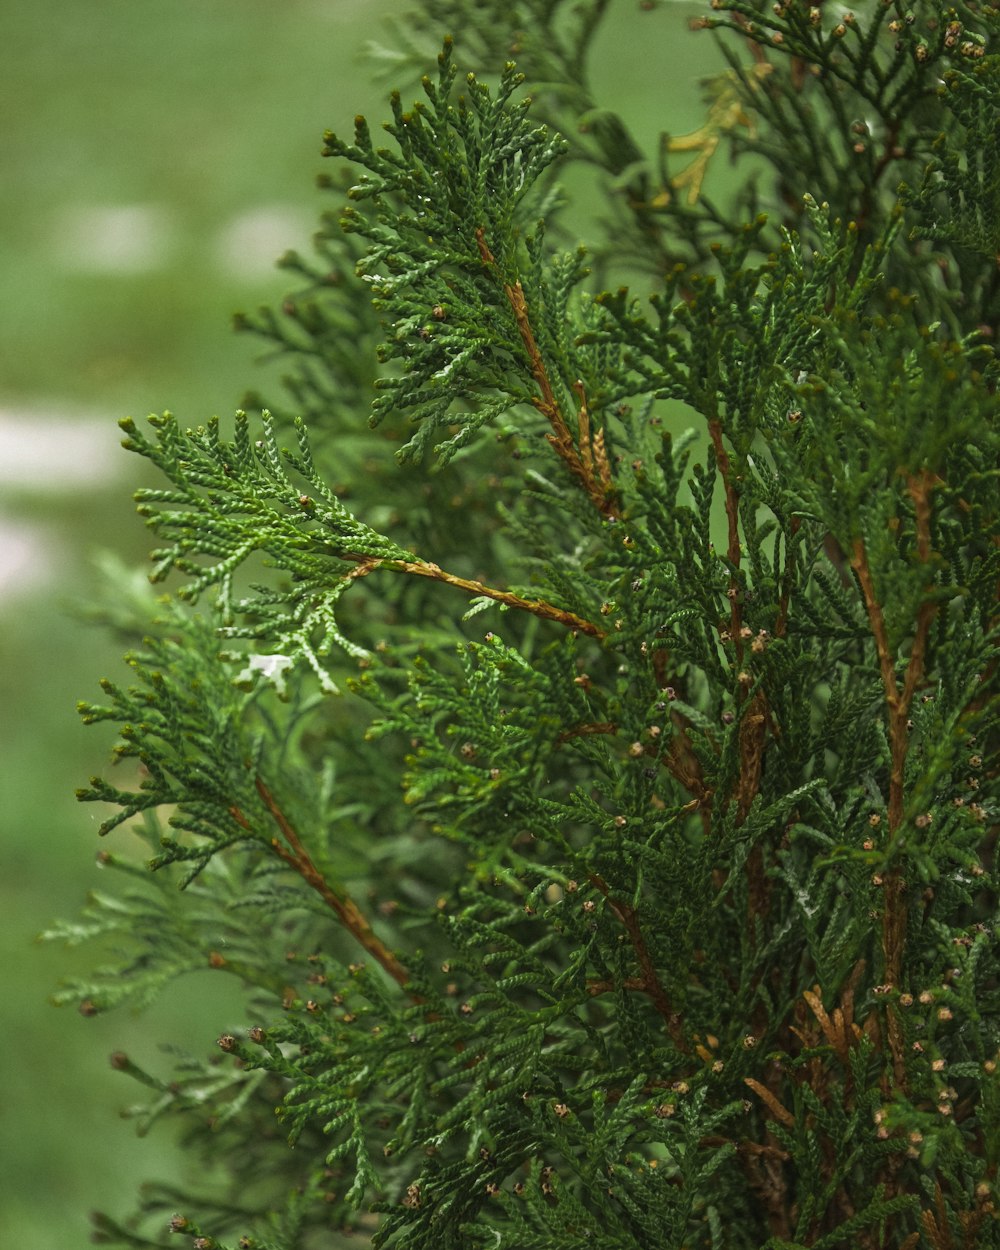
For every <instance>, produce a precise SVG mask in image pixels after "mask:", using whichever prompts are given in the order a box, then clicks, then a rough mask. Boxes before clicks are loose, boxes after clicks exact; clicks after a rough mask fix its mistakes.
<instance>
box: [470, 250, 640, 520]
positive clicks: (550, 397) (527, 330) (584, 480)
mask: <svg viewBox="0 0 1000 1250" xmlns="http://www.w3.org/2000/svg"><path fill="white" fill-rule="evenodd" d="M476 244H477V246H478V248H479V255H480V257H481V258H482V262H483V264H484V265H486V266H487V267H488V268H490V269H493V270H495V271H496V272H497V273H499V266H498V265H497V260H496V257H495V256H494V255H493V253H492V252H491V251H490V248H489V245H488V244H487V242H486V234H485V231H484V230H483V229H482V227H480V228H479V229H478V230H477V231H476ZM500 280H501V282H503V293H504V295H505V296H506V297H507V302H508V304H510V308H511V312H513V314H514V322H515V324H516V325H517V332H518V334H519V335H520V337H521V342H522V343H523V344H524V350H525V351H526V352H527V353H528V362H529V364H530V367H531V376H532V377H533V378H534V379H535V382H536V384H537V386H538V394H537V395H535V396H533V397H532V401H531V402H532V403H533V404H534V405H535V407H536V408H537V409H538V411H539V412H540V413H541V414H542V416H543V417H545V419H546V420H547V421H548V423H549V425H550V426H551V427H552V432H551V433H550V434H548V435H546V437H547V438H548V440H549V442H550V443H551V444H552V446H553V447H554V448H555V450H556V454H557V455H558V456H559V458H560V459H561V460H562V461H563V462H564V463H565V465H566V467H567V468H568V469H569V471H570V473H572V474H573V476H574V477H575V478H576V479H577V480H578V481H579V482H580V484H581V485H582V487H583V489H584V490H585V491H586V493H587V496H588V498H589V499H590V500H591V501H592V503H593V504H594V506H595V507H596V508H597V510H598V512H600V513H601V515H602V516H607V517H610V516H614V515H616V511H617V502H616V500H615V496H614V484H613V482H612V480H611V471H610V466H609V465H608V459H607V454H606V452H605V449H604V434H603V431H598V433H597V434H596V435H594V436H593V438H591V435H590V413H589V410H588V408H587V401H586V397H585V395H584V394H583V383H582V382H577V384H576V386H575V387H574V390H575V391H576V392H577V395H578V397H579V398H580V401H581V407H580V411H579V413H578V414H577V422H578V427H579V431H580V447H579V450H578V449H577V448H576V447H575V446H574V445H573V435H572V434H571V433H570V429H569V425H568V423H567V421H566V418H565V416H564V415H563V411H562V408H561V407H560V404H559V401H558V400H557V399H556V395H555V391H554V390H553V389H552V383H551V381H550V380H549V374H548V370H547V369H546V367H545V360H544V358H543V357H542V353H541V350H540V349H539V346H538V343H537V341H536V339H535V332H534V331H533V330H532V328H531V320H530V318H529V316H528V301H527V300H526V299H525V296H524V288H523V287H522V286H521V282H520V279H517V280H516V281H515V282H514V283H513V284H511V283H510V282H504V281H503V278H502V276H501V279H500ZM595 468H596V470H597V472H595Z"/></svg>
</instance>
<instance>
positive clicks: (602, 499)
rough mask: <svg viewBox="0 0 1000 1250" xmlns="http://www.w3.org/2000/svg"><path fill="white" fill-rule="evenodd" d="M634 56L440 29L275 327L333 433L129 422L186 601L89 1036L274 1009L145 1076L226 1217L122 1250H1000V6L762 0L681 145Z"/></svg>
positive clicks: (460, 11) (136, 698)
mask: <svg viewBox="0 0 1000 1250" xmlns="http://www.w3.org/2000/svg"><path fill="white" fill-rule="evenodd" d="M643 7H645V8H648V9H650V10H652V9H653V8H654V6H653V5H652V4H648V5H645V6H643ZM614 20H615V12H614V8H613V6H611V5H610V4H609V3H608V0H580V2H577V3H574V4H570V3H567V2H566V0H503V2H502V3H500V2H499V0H488V2H486V3H472V2H471V0H424V2H423V3H422V5H421V8H420V11H419V12H418V13H417V14H414V15H411V16H410V18H409V19H408V21H407V23H406V24H404V25H401V27H400V30H399V31H398V32H397V34H398V40H397V43H398V48H397V52H396V54H395V60H394V61H393V68H394V70H395V71H396V72H397V74H398V77H399V78H400V79H407V78H412V75H413V70H414V69H416V70H417V71H418V72H419V70H420V68H427V67H426V66H422V67H421V62H422V60H423V58H424V57H425V55H426V51H427V47H428V46H429V45H428V40H429V39H434V40H437V47H438V48H440V46H441V43H440V40H441V37H442V36H443V35H444V34H445V33H446V32H448V31H452V32H454V33H455V34H456V36H459V38H458V39H457V42H456V45H455V47H454V49H453V48H452V43H451V41H450V40H446V41H445V43H444V50H443V51H442V52H440V55H439V56H438V59H437V66H436V68H435V69H433V71H432V72H429V73H428V74H427V76H425V77H424V78H423V79H422V83H421V84H420V86H419V87H416V86H414V87H411V88H410V94H411V95H412V94H419V96H420V99H419V102H418V103H416V104H414V105H412V106H409V105H406V104H404V103H403V97H401V96H400V95H399V94H394V95H393V96H392V98H391V120H390V121H389V122H388V123H387V125H386V127H385V130H386V132H387V133H386V134H385V135H384V137H379V138H375V137H374V136H373V134H372V133H371V132H370V130H369V127H368V124H367V122H366V121H365V120H364V119H363V118H358V119H357V122H356V126H355V131H354V135H353V137H352V138H349V139H344V138H341V137H338V136H336V135H334V134H328V135H327V136H326V151H327V153H328V155H330V156H331V157H332V158H334V159H335V162H336V165H335V169H336V170H337V171H338V172H335V173H334V174H332V175H331V176H330V177H329V179H328V180H327V185H328V187H329V189H330V192H331V194H332V196H333V198H334V201H335V202H336V204H337V207H336V208H335V209H333V210H332V211H331V212H330V213H328V214H327V215H326V216H325V217H324V219H323V225H322V229H321V231H320V233H319V235H318V237H317V252H316V259H315V260H308V259H305V258H303V257H300V256H298V255H289V256H287V257H286V258H285V264H286V266H287V267H288V269H289V270H290V271H292V272H294V273H295V274H296V275H297V281H298V282H299V284H300V287H299V290H298V291H297V293H296V294H294V295H293V296H291V297H290V298H289V300H288V301H287V302H286V303H285V305H284V306H283V308H282V310H281V311H280V312H279V313H272V312H268V311H264V312H261V313H260V314H258V315H255V316H252V317H248V318H243V319H242V320H241V323H240V324H241V325H242V326H243V328H245V329H247V330H249V331H252V332H253V333H255V334H257V335H261V336H263V337H264V338H265V339H266V340H267V341H268V342H269V343H270V345H271V346H272V347H273V348H274V349H276V350H278V351H280V352H281V353H284V354H286V355H287V359H288V362H289V371H290V376H289V377H288V380H287V392H288V393H287V396H286V399H285V401H284V403H283V404H282V403H278V404H274V405H272V406H271V408H270V411H269V412H268V411H265V412H264V413H263V415H257V414H256V413H255V415H246V414H244V413H242V412H241V413H239V414H237V416H236V420H235V425H233V426H228V425H227V426H225V427H224V426H223V425H222V424H220V423H219V422H218V421H216V420H213V421H211V422H209V423H208V424H207V425H205V426H204V427H201V428H198V429H194V430H186V429H183V428H181V427H180V425H179V424H178V422H177V421H176V420H175V419H174V418H173V417H171V416H170V415H164V416H160V417H153V418H150V420H149V422H148V424H147V423H135V422H132V421H131V420H129V421H125V422H123V426H124V429H125V433H126V438H125V446H126V447H127V448H129V449H130V450H132V451H135V452H138V453H139V454H140V455H141V456H143V457H145V459H146V460H148V461H150V462H151V463H152V464H153V465H155V466H156V468H157V469H158V470H159V471H160V473H161V475H162V484H161V485H159V486H157V487H155V488H150V489H143V490H141V491H140V492H139V493H138V496H137V498H138V501H139V510H140V512H141V513H142V515H143V516H144V517H145V518H146V521H147V523H148V525H149V526H150V527H151V529H152V530H153V531H154V532H155V534H156V535H157V538H158V542H159V546H158V547H157V549H156V551H155V552H154V553H153V573H152V575H151V576H152V580H153V581H154V582H161V581H166V580H168V579H170V583H169V584H170V585H172V586H173V590H172V592H171V593H170V594H169V595H168V596H167V597H165V598H163V599H160V600H158V601H157V603H156V606H155V611H154V616H155V620H154V622H153V623H152V624H150V622H149V621H143V620H141V619H140V617H141V613H139V612H136V613H133V614H132V616H131V617H130V619H128V620H124V619H123V614H124V615H126V616H127V615H128V614H127V612H126V611H125V608H124V607H123V606H122V604H121V603H116V605H115V610H114V619H115V620H116V622H117V623H118V625H119V627H120V628H121V629H124V630H126V631H131V632H133V633H134V644H133V647H132V650H131V652H130V654H129V656H128V664H129V665H130V667H131V676H130V677H129V678H128V680H127V681H105V682H103V683H102V685H103V689H104V700H103V702H101V703H100V704H86V705H84V706H83V708H82V711H83V715H84V717H85V719H86V720H88V721H109V722H111V723H112V724H113V725H114V726H115V727H116V729H117V733H118V735H119V738H118V741H117V745H116V747H115V751H114V754H115V757H116V762H117V764H118V767H117V769H116V770H115V772H114V774H113V775H112V774H102V775H101V776H99V777H96V778H94V779H93V780H92V782H91V784H90V786H89V787H88V788H87V789H85V790H84V791H82V792H81V798H83V799H84V800H88V801H97V802H99V803H101V804H110V805H111V809H110V814H109V815H107V817H106V819H105V821H104V824H103V826H102V829H101V831H102V833H110V832H111V831H112V830H114V829H116V828H117V827H119V826H122V825H123V824H127V825H128V827H129V828H130V829H131V830H133V831H134V833H135V834H136V835H138V836H139V837H141V838H143V839H145V840H146V842H147V843H148V846H149V852H148V853H149V855H150V856H151V859H150V863H149V867H150V868H152V869H153V870H154V871H153V872H152V873H150V872H148V871H147V869H146V867H145V866H140V865H138V864H137V863H136V862H135V858H134V856H133V855H132V854H130V851H129V844H128V841H127V839H126V840H122V837H121V834H119V835H118V837H117V838H116V839H114V840H113V842H112V845H114V844H115V842H117V843H118V844H119V845H120V846H121V848H122V849H121V850H120V851H118V850H110V851H105V852H103V853H102V855H101V856H100V859H101V861H102V863H103V864H104V865H105V867H106V868H107V869H108V870H113V872H114V875H115V877H116V879H117V880H118V882H119V884H118V886H117V887H116V888H114V889H108V890H107V891H106V892H100V893H97V894H95V895H94V896H93V897H92V900H91V902H90V904H89V905H88V907H87V909H86V911H85V913H84V915H83V917H82V919H81V920H80V921H78V922H76V923H74V924H63V925H59V926H56V927H55V928H54V929H53V931H52V934H51V936H54V937H60V938H65V939H68V940H70V941H78V940H82V939H84V938H99V939H101V940H102V942H103V943H104V944H105V945H106V939H108V938H110V939H113V944H114V945H115V946H116V947H117V948H119V949H120V954H119V955H118V957H117V958H115V959H112V960H111V962H109V963H108V965H107V966H105V967H101V968H99V969H97V970H96V971H95V972H94V973H93V974H92V975H90V976H88V977H86V978H83V979H81V980H80V981H79V982H74V983H73V984H70V985H67V986H66V987H65V989H64V990H63V992H62V994H61V995H60V997H61V999H62V1000H64V1001H75V1002H77V1003H78V1004H79V1006H80V1009H81V1010H82V1011H83V1012H84V1014H92V1013H95V1012H101V1011H105V1010H108V1009H110V1008H112V1007H115V1006H119V1005H121V1004H133V1005H136V1004H138V1005H142V1004H144V1003H146V1002H148V1001H149V1000H150V999H151V998H152V997H153V996H155V994H156V993H157V992H158V991H159V990H160V989H161V988H162V987H163V986H164V985H166V984H167V983H168V982H171V981H172V980H174V979H175V978H178V977H181V976H182V975H183V974H184V973H186V972H189V971H192V970H197V969H206V968H211V969H216V970H217V975H219V976H220V977H221V976H224V975H226V974H228V975H229V976H231V977H235V978H236V979H237V981H238V982H239V984H240V985H241V986H242V987H243V989H244V990H245V1002H246V1008H245V1018H244V1019H242V1020H239V1021H226V1020H221V1021H220V1022H219V1026H218V1027H219V1029H220V1030H223V1031H222V1032H221V1036H219V1037H218V1043H217V1046H215V1047H213V1046H211V1045H209V1044H206V1055H205V1057H203V1058H201V1059H195V1058H189V1057H186V1058H183V1059H182V1060H180V1061H179V1063H178V1066H177V1067H176V1069H175V1070H169V1069H167V1070H165V1071H162V1072H147V1071H144V1070H141V1069H140V1068H139V1067H138V1066H137V1065H136V1064H135V1063H134V1062H133V1061H132V1060H131V1059H130V1058H129V1057H127V1056H126V1055H124V1054H117V1055H115V1056H113V1060H112V1062H113V1064H114V1066H116V1067H118V1068H120V1069H122V1070H123V1071H126V1072H128V1073H130V1074H131V1075H132V1076H133V1077H135V1078H136V1079H137V1080H138V1081H140V1082H141V1083H142V1084H143V1085H144V1086H145V1087H146V1088H147V1090H148V1099H149V1101H148V1106H146V1107H145V1109H144V1110H143V1112H142V1116H141V1123H142V1125H143V1126H144V1127H148V1126H149V1125H150V1124H152V1123H153V1122H154V1121H156V1120H159V1119H163V1118H166V1119H176V1121H177V1123H178V1124H179V1126H180V1130H181V1133H182V1140H183V1142H184V1144H185V1148H186V1150H187V1151H188V1152H189V1155H190V1158H191V1160H192V1161H194V1162H197V1163H198V1165H199V1167H201V1168H202V1169H203V1173H204V1179H203V1180H202V1181H201V1182H197V1183H195V1184H193V1186H192V1188H191V1190H190V1192H184V1193H176V1192H174V1191H173V1190H171V1189H169V1188H168V1187H166V1186H163V1185H159V1186H158V1185H155V1184H154V1185H151V1186H150V1187H148V1189H147V1190H146V1191H145V1193H144V1197H143V1200H142V1208H141V1210H140V1212H139V1213H138V1214H137V1215H136V1216H135V1217H134V1218H132V1219H131V1220H129V1221H126V1222H124V1223H119V1222H116V1220H115V1219H112V1218H111V1217H109V1216H101V1217H99V1218H98V1220H97V1223H96V1227H95V1240H97V1241H98V1242H100V1243H102V1244H106V1245H116V1246H134V1247H139V1246H143V1247H145V1246H168V1245H177V1244H178V1237H177V1236H171V1234H180V1235H181V1239H182V1241H183V1244H191V1245H193V1246H194V1247H198V1248H201V1250H205V1248H212V1247H215V1248H218V1250H235V1248H236V1247H237V1246H239V1247H260V1248H261V1250H264V1248H267V1250H312V1248H318V1247H321V1246H322V1247H326V1246H332V1245H339V1244H340V1239H341V1237H345V1236H347V1235H349V1234H352V1233H353V1235H354V1237H355V1239H357V1238H359V1237H360V1238H362V1239H367V1240H368V1241H369V1242H370V1244H371V1245H373V1246H375V1247H406V1248H407V1250H451V1248H454V1250H459V1248H462V1250H465V1248H469V1250H478V1248H482V1250H492V1248H493V1247H507V1248H509V1250H531V1248H536V1250H569V1248H570V1247H578V1246H583V1245H595V1246H599V1247H601V1248H602V1250H605V1248H606V1250H611V1248H614V1250H653V1248H655V1250H695V1248H696V1247H697V1248H704V1250H724V1248H725V1250H728V1248H732V1250H763V1248H764V1247H768V1248H773V1250H779V1248H781V1250H798V1248H804V1247H811V1248H813V1250H839V1248H846V1247H855V1246H857V1247H862V1248H864V1250H875V1248H876V1247H878V1248H886V1250H890V1248H891V1250H918V1248H920V1250H952V1248H954V1250H959V1248H962V1250H973V1248H974V1247H975V1248H978V1247H997V1246H1000V1224H998V1220H997V1205H996V1204H997V1183H998V1178H997V1165H998V1160H1000V1071H998V1063H1000V984H998V976H997V940H998V936H1000V929H998V913H997V884H998V882H997V871H998V867H997V859H996V852H995V846H996V814H997V806H996V800H997V780H996V777H997V758H996V750H997V706H998V705H997V664H996V642H997V628H998V616H997V585H998V574H1000V544H998V527H997V502H998V493H997V471H998V460H997V451H998V437H997V426H996V411H997V399H996V386H997V377H998V369H997V356H996V350H995V346H994V337H993V336H994V332H995V330H996V328H997V322H998V311H1000V138H998V128H997V121H998V103H1000V49H998V39H1000V14H998V10H997V8H996V7H995V4H994V3H992V2H991V0H987V2H977V3H967V4H966V3H957V4H956V5H955V6H954V7H942V6H941V5H939V4H938V3H937V2H936V0H913V3H912V5H911V6H910V7H906V6H904V5H903V4H902V3H901V2H900V0H865V2H864V3H862V4H861V5H859V6H858V7H857V8H856V9H855V10H853V11H851V12H841V11H839V10H837V11H834V10H833V9H832V8H831V6H830V5H828V4H827V5H823V4H820V3H816V4H810V3H808V0H806V2H804V3H803V2H802V0H778V3H776V4H772V3H771V2H770V0H768V2H767V3H763V0H712V4H711V9H710V10H709V12H708V15H707V16H706V17H704V18H703V19H700V20H699V23H698V24H699V25H700V26H701V27H704V28H710V29H712V30H714V31H716V32H717V35H718V38H719V39H720V46H721V48H722V50H723V52H724V54H725V57H726V59H727V63H728V67H729V68H728V70H727V71H726V72H725V73H724V74H722V75H720V76H719V77H717V78H715V79H713V80H712V81H711V82H709V83H708V84H707V85H706V120H705V123H704V125H703V126H702V127H701V128H700V129H699V130H698V131H696V132H695V133H693V134H689V135H684V136H676V135H675V136H673V137H670V136H669V135H666V136H665V137H664V139H663V140H662V143H661V144H660V148H659V150H658V151H657V152H655V153H647V152H644V151H643V150H642V149H641V147H640V145H639V143H638V142H637V140H636V139H635V138H634V137H633V136H632V135H631V134H630V133H629V131H628V129H627V127H626V124H625V122H624V121H623V120H622V118H621V117H620V116H618V115H617V114H616V113H615V112H614V101H613V100H598V99H595V98H594V95H593V92H592V88H591V86H590V85H589V82H588V68H587V67H588V55H589V53H590V50H591V47H592V43H593V38H594V35H595V32H596V31H597V30H598V28H599V25H600V23H602V22H613V21H614ZM644 20H646V21H648V22H649V23H650V24H651V26H650V29H652V26H653V24H655V23H659V25H658V26H657V28H656V35H657V37H666V35H667V33H668V31H669V26H668V25H667V24H666V23H669V21H672V20H675V19H673V18H672V17H670V16H669V14H667V15H664V14H663V13H660V14H657V13H655V12H650V13H649V14H647V15H646V17H645V19H644ZM704 37H705V38H709V37H710V36H709V35H705V36H704ZM514 62H516V68H515V64H514ZM431 63H432V64H433V62H431ZM407 98H409V97H407ZM662 121H663V124H664V125H665V126H666V127H669V124H670V119H669V118H663V119H662ZM725 153H730V154H732V155H734V156H737V157H740V158H746V159H743V160H742V161H741V163H740V164H739V165H738V168H739V169H741V170H742V169H749V170H751V171H752V172H751V173H750V174H748V175H747V177H746V179H745V183H744V185H743V186H742V189H741V190H740V192H739V194H738V195H737V196H735V197H734V198H732V199H731V201H730V202H723V201H722V200H721V199H719V200H718V201H715V200H712V199H711V198H709V197H708V196H707V194H706V171H707V170H708V169H709V167H710V165H711V163H712V162H713V161H717V160H719V159H721V156H722V155H723V154H725ZM573 162H576V163H577V164H578V165H579V166H580V167H581V169H582V170H584V171H587V173H588V174H589V177H590V178H591V187H592V190H591V192H590V193H589V194H590V197H591V202H599V203H600V205H601V213H602V214H603V227H599V237H598V238H596V239H595V240H594V241H592V243H591V244H590V246H589V250H585V249H582V248H580V249H578V248H575V247H574V246H572V240H573V235H572V227H571V226H570V225H568V224H567V213H571V212H572V210H573V204H572V203H569V204H567V202H566V201H567V199H568V198H569V197H567V196H566V195H565V194H564V193H563V192H561V191H560V179H563V178H565V173H566V170H567V168H568V167H569V166H570V165H571V164H572V163H573ZM341 171H346V175H343V174H342V172H341ZM710 181H711V180H710V179H709V182H710ZM342 205H343V206H342ZM650 292H651V294H650ZM254 407H255V408H256V409H257V411H258V412H259V408H260V401H259V400H252V401H248V403H247V408H248V410H249V409H251V408H254ZM686 426H690V427H691V428H690V430H689V431H688V432H687V433H685V434H683V435H679V436H678V435H674V436H672V435H671V433H669V432H668V427H669V428H671V429H679V428H684V427H686ZM368 427H370V428H368ZM394 449H398V450H396V455H395V457H394V456H393V451H394ZM174 575H177V576H176V577H175V576H174ZM178 887H180V888H178ZM209 1052H211V1053H209Z"/></svg>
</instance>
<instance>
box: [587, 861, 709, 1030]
mask: <svg viewBox="0 0 1000 1250" xmlns="http://www.w3.org/2000/svg"><path fill="white" fill-rule="evenodd" d="M589 878H590V883H591V885H593V886H594V887H596V889H598V890H600V892H601V894H603V895H604V897H605V899H606V900H607V902H608V906H609V907H610V908H611V910H612V911H613V912H614V914H615V915H616V916H617V917H618V919H619V920H620V921H621V923H622V926H623V927H624V929H625V932H626V933H627V934H628V936H629V939H630V941H631V943H632V949H633V950H634V951H635V953H636V957H637V958H638V960H639V967H640V968H641V969H642V989H643V992H644V993H646V994H648V995H649V996H650V998H652V1000H653V1003H654V1004H655V1006H656V1010H657V1011H658V1012H659V1013H660V1015H661V1016H662V1017H663V1019H664V1020H665V1021H666V1025H667V1030H668V1032H669V1033H670V1037H671V1039H672V1040H673V1043H674V1045H675V1046H676V1047H677V1049H678V1050H681V1051H684V1052H685V1053H686V1052H687V1051H688V1049H689V1047H688V1044H687V1042H686V1041H685V1038H684V1033H683V1031H682V1029H681V1021H680V1016H679V1015H678V1014H677V1013H676V1012H675V1011H674V1009H673V1007H672V1005H671V1003H670V999H669V998H668V996H667V991H666V990H665V989H664V988H663V984H662V983H661V981H660V978H659V976H658V975H657V972H656V965H655V964H654V963H653V957H652V955H651V954H650V953H649V947H648V946H647V945H646V939H645V937H644V936H643V933H642V928H641V927H640V925H639V917H638V915H637V914H636V910H635V908H634V907H633V906H632V905H631V903H622V902H620V901H619V900H618V899H614V898H612V897H611V890H610V887H609V886H608V883H607V882H606V881H605V880H604V878H603V877H601V876H599V875H598V874H597V873H596V872H592V873H590V874H589ZM636 988H638V987H636Z"/></svg>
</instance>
